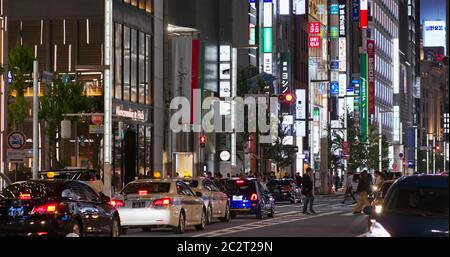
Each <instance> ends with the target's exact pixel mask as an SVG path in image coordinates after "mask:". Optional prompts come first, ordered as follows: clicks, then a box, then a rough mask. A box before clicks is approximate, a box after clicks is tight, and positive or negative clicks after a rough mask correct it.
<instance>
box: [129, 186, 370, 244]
mask: <svg viewBox="0 0 450 257" xmlns="http://www.w3.org/2000/svg"><path fill="white" fill-rule="evenodd" d="M343 197H344V196H343V195H339V196H327V197H317V200H316V204H315V211H316V212H317V213H316V214H315V215H306V214H303V213H302V212H301V208H302V206H303V205H302V204H291V203H288V202H280V203H278V204H277V207H276V208H277V209H276V210H277V211H276V212H275V216H274V217H273V218H264V219H263V220H258V219H256V218H255V217H253V216H246V215H241V216H237V217H236V218H235V219H231V221H230V222H229V223H221V222H220V221H218V220H215V221H214V223H213V224H212V225H210V226H208V227H207V228H206V230H205V231H201V232H198V231H195V229H190V230H187V231H186V234H185V235H184V236H186V237H222V236H225V237H255V236H258V237H362V236H365V235H366V233H367V216H365V215H363V214H362V215H355V214H352V208H353V206H354V204H351V201H348V203H346V204H342V203H341V202H342V199H343ZM122 236H123V237H136V236H137V237H176V236H177V235H175V234H173V233H172V230H170V229H164V228H161V229H155V230H154V231H152V232H143V231H142V230H140V229H132V230H129V231H128V232H127V234H126V235H122Z"/></svg>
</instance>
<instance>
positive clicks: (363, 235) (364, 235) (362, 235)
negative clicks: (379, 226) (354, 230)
mask: <svg viewBox="0 0 450 257" xmlns="http://www.w3.org/2000/svg"><path fill="white" fill-rule="evenodd" d="M368 234H369V232H366V233H364V234H361V235H357V236H356V237H367V235H368Z"/></svg>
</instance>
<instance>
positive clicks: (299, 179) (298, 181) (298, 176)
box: [295, 172, 302, 187]
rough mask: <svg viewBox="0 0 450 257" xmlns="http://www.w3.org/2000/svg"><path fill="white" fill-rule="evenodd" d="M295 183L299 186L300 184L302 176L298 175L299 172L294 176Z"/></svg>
mask: <svg viewBox="0 0 450 257" xmlns="http://www.w3.org/2000/svg"><path fill="white" fill-rule="evenodd" d="M295 183H297V185H298V186H299V187H301V186H302V176H300V172H297V176H295Z"/></svg>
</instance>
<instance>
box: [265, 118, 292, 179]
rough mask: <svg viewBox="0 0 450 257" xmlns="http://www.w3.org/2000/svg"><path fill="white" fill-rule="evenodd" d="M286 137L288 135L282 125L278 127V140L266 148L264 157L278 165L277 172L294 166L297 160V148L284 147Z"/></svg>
mask: <svg viewBox="0 0 450 257" xmlns="http://www.w3.org/2000/svg"><path fill="white" fill-rule="evenodd" d="M285 137H286V133H285V132H284V131H283V129H282V126H281V124H280V125H279V126H278V139H277V140H276V141H275V142H274V143H273V144H272V145H267V146H265V147H264V150H263V151H264V157H265V159H267V160H271V161H272V162H273V163H275V164H276V165H277V171H278V172H279V171H280V169H282V168H284V167H287V166H289V165H292V163H293V161H294V160H296V153H297V151H295V148H294V146H293V145H283V139H284V138H285Z"/></svg>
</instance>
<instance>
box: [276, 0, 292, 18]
mask: <svg viewBox="0 0 450 257" xmlns="http://www.w3.org/2000/svg"><path fill="white" fill-rule="evenodd" d="M278 3H279V7H280V9H279V10H280V12H279V13H280V15H289V14H290V1H289V0H279V1H278Z"/></svg>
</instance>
